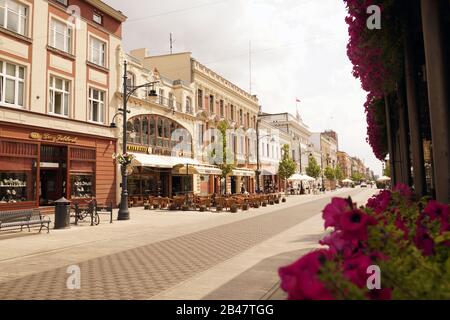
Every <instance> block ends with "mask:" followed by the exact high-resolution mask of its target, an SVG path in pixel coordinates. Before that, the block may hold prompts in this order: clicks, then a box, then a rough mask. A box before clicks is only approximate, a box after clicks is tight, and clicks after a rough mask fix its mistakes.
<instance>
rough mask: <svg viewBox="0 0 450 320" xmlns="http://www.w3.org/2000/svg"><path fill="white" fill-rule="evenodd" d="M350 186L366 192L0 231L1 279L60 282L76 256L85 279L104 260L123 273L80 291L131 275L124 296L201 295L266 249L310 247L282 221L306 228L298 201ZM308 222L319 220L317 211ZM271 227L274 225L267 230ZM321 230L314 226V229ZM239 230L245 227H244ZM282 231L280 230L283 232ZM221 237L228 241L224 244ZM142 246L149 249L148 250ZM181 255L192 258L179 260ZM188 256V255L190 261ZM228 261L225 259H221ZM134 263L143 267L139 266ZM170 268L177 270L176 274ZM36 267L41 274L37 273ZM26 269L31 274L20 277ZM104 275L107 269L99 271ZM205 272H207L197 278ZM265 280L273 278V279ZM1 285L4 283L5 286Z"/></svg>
mask: <svg viewBox="0 0 450 320" xmlns="http://www.w3.org/2000/svg"><path fill="white" fill-rule="evenodd" d="M349 192H351V193H352V194H357V196H355V200H358V197H361V198H364V200H365V199H366V198H367V197H368V196H369V194H370V192H367V191H362V190H351V189H350V190H348V189H347V190H339V191H337V192H333V193H332V194H326V195H323V194H322V195H307V196H291V197H289V198H288V202H287V203H285V204H279V205H274V206H268V207H266V208H260V209H252V210H250V211H249V212H242V211H240V212H238V213H235V214H232V213H228V212H223V213H216V212H204V213H200V212H170V211H144V210H143V209H141V208H132V209H131V220H129V221H123V222H117V221H115V222H114V223H113V224H109V223H104V224H101V225H99V226H96V227H91V226H89V224H86V225H83V226H78V227H72V228H71V229H68V230H51V232H50V234H46V233H43V234H35V233H32V234H31V235H29V233H28V232H22V233H18V234H16V235H14V234H7V235H2V236H0V282H3V284H2V285H3V286H4V288H5V290H6V287H7V286H8V287H9V288H11V289H13V290H14V291H15V290H20V288H21V283H22V282H23V281H25V282H26V283H30V282H29V281H31V282H33V281H39V280H40V279H41V278H46V279H48V281H49V283H50V284H51V285H58V286H59V283H65V282H64V280H63V279H65V277H66V275H65V268H66V267H67V266H68V265H72V264H80V266H83V270H86V272H87V273H86V274H85V276H84V277H85V279H87V278H86V277H88V278H89V279H92V280H90V281H95V282H96V283H97V282H98V281H100V280H101V279H102V278H103V277H104V276H105V273H104V271H102V270H103V269H104V268H106V269H108V270H110V269H109V268H110V267H111V266H113V268H114V270H110V272H114V273H116V274H118V275H120V277H121V278H123V279H119V278H117V277H116V278H115V279H110V277H107V278H106V282H105V283H104V285H106V286H107V288H106V287H102V281H100V283H98V284H96V285H94V287H93V288H92V290H94V291H92V290H91V289H89V286H87V287H86V290H91V291H85V292H84V293H83V294H86V296H89V297H91V296H93V297H95V298H99V297H100V298H101V297H111V298H115V297H116V294H118V293H120V290H119V289H117V290H115V289H114V288H115V287H116V286H115V285H116V284H117V283H118V284H120V285H122V286H123V290H124V291H127V288H128V286H130V285H131V283H130V281H131V282H132V283H133V284H134V283H135V284H138V283H141V287H140V289H136V290H134V291H133V292H132V293H131V294H130V295H129V296H127V297H130V298H132V297H133V294H135V298H139V299H142V298H144V299H145V298H150V297H151V298H157V299H164V298H174V299H175V298H180V299H187V298H189V297H192V295H193V294H195V296H196V297H195V298H196V299H200V298H202V297H204V296H205V295H207V294H209V293H211V292H213V291H214V290H216V289H218V288H220V287H221V286H222V285H223V284H225V283H227V282H228V281H230V280H232V279H233V278H234V277H236V276H237V275H239V273H241V272H242V271H243V270H248V269H250V268H251V267H252V266H254V265H256V264H257V263H259V262H261V261H262V260H264V259H266V258H267V257H271V256H273V255H274V254H277V253H280V252H286V251H287V250H290V249H292V250H296V249H297V248H298V247H297V246H295V242H296V241H300V242H301V245H302V248H308V249H310V248H312V247H311V246H312V245H313V244H314V245H315V242H316V240H317V238H311V239H309V240H308V239H303V240H299V239H296V238H295V237H298V235H299V233H298V232H299V231H298V230H294V231H291V232H292V234H291V240H288V243H286V239H287V238H286V237H287V236H288V235H289V234H290V233H289V231H290V229H288V228H289V224H286V223H289V221H292V222H293V224H292V226H303V228H306V229H304V232H305V234H307V232H310V233H311V230H312V229H311V228H310V227H308V224H307V223H300V224H298V222H295V221H304V220H305V219H303V218H302V216H303V213H298V212H297V213H296V210H295V207H298V206H300V205H302V204H303V205H302V206H301V208H304V210H306V211H307V212H305V215H304V216H305V217H308V216H310V217H311V216H313V215H315V214H317V213H319V212H320V210H321V209H322V208H323V205H324V204H326V203H327V202H328V201H329V197H330V196H339V195H341V196H344V195H347V194H348V193H349ZM372 192H373V191H372ZM308 208H309V209H308ZM275 212H276V213H277V214H276V215H275V216H277V215H278V216H280V217H286V218H287V220H284V221H283V220H281V221H277V220H276V219H275V220H274V217H273V216H272V215H271V213H275ZM286 214H288V215H286ZM266 215H267V216H266ZM286 218H283V219H286ZM299 219H300V220H299ZM272 221H273V222H272ZM310 223H312V224H313V225H317V226H320V227H321V224H322V223H321V221H320V216H318V217H316V220H315V221H314V220H312V222H310ZM283 225H284V226H283ZM286 227H287V228H286ZM273 228H275V229H274V230H273V231H271V229H273ZM307 229H310V230H307ZM276 230H279V231H276ZM286 230H287V231H286ZM321 231H322V230H321V229H317V231H316V233H317V234H319V233H320V232H321ZM243 232H244V233H243ZM245 232H247V233H248V232H251V233H248V234H245ZM280 232H281V233H280ZM286 232H287V235H284V234H285V233H286ZM271 234H273V235H275V237H273V238H274V239H277V238H279V239H281V241H278V243H277V242H276V241H272V242H270V241H271V238H272V236H271ZM230 237H231V238H230ZM283 239H284V240H283ZM305 240H307V241H305ZM289 241H291V242H292V243H289ZM308 243H309V244H308ZM227 245H228V246H229V248H227V247H226V246H227ZM305 245H307V246H306V247H305ZM183 248H184V249H183ZM240 248H242V249H240ZM161 250H163V251H161ZM165 250H166V251H165ZM167 250H174V252H173V253H170V252H168V251H167ZM202 250H206V251H202ZM189 252H190V253H189ZM207 252H209V253H207ZM143 254H144V255H143ZM146 254H150V255H149V256H148V257H147V256H146ZM186 254H188V256H186V258H184V259H183V258H182V256H184V255H186ZM205 254H206V255H205ZM155 259H156V260H155ZM173 259H175V260H173ZM198 259H199V260H198ZM166 260H167V261H166ZM172 260H173V261H172ZM188 260H189V261H191V262H186V261H188ZM105 263H106V264H105ZM111 263H112V264H111ZM186 263H188V264H186ZM189 263H193V265H192V267H191V268H190V267H189ZM227 263H231V264H230V265H227ZM128 264H129V265H128ZM165 265H167V267H169V269H170V270H172V267H175V269H174V270H172V271H170V270H168V269H164V268H163V269H161V267H163V266H165ZM18 266H20V267H18ZM58 268H59V269H58ZM86 268H87V269H86ZM92 268H94V269H92ZM152 268H154V269H152ZM106 269H104V270H106ZM140 269H142V270H141V271H140V272H138V270H140ZM156 269H158V270H159V269H161V270H160V271H159V273H157V274H155V277H156V278H151V279H149V278H148V276H149V273H148V272H150V273H151V272H152V271H151V270H156ZM89 270H91V271H89ZM177 270H180V272H181V273H179V274H178V273H177V272H178V271H177ZM183 270H184V271H183ZM124 271H125V272H126V273H124ZM169 271H170V272H169ZM43 272H44V274H43ZM171 272H176V273H175V274H174V273H171ZM183 272H184V273H183ZM208 272H211V273H210V274H212V276H211V277H210V279H208V276H207V274H208ZM38 273H40V274H42V275H41V276H38V275H37V274H38ZM127 273H128V275H127ZM177 274H178V275H179V276H177V277H178V278H177V277H175V278H177V279H179V280H177V279H170V278H167V276H169V277H170V275H172V277H173V276H174V275H177ZM183 274H185V275H183ZM31 275H36V276H33V277H31V278H30V277H28V278H26V279H25V278H24V277H26V276H31ZM108 275H111V274H110V273H108V274H106V276H108ZM205 275H206V278H202V276H205ZM151 277H153V276H151ZM18 278H22V279H20V280H18V282H17V283H16V284H15V282H9V283H8V282H7V281H8V280H14V279H18ZM56 278H58V279H56ZM97 279H98V281H97ZM127 279H128V280H127ZM143 279H145V281H147V282H148V283H147V284H146V288H143V287H142V285H143V283H142V281H143ZM210 280H213V281H210ZM202 281H203V282H207V284H208V285H207V286H206V287H205V286H204V283H203V287H202ZM7 284H8V285H7ZM97 285H98V286H100V287H102V288H103V289H102V290H100V291H98V290H97V289H95V288H97ZM155 285H156V286H157V287H155ZM271 285H272V286H273V283H271ZM26 287H27V288H28V287H29V286H26ZM186 287H187V289H186ZM50 288H53V287H50ZM50 288H49V289H50ZM158 288H159V289H158ZM195 288H197V289H195ZM11 289H10V290H11ZM193 289H195V290H193ZM58 290H60V288H59V289H58ZM139 290H140V291H139ZM183 291H184V292H185V291H190V293H189V294H190V295H189V294H188V295H187V294H184V293H183ZM7 292H8V291H5V294H6V293H7ZM18 292H20V291H18ZM61 292H63V293H62V294H63V295H66V294H67V292H66V291H61ZM97 292H98V293H97ZM138 292H139V294H138ZM24 294H25V293H22V294H19V293H17V295H13V296H14V297H15V296H20V297H22V296H24ZM29 294H30V297H34V296H37V297H39V296H41V295H42V294H43V293H42V292H31V293H29ZM102 294H103V295H102ZM105 294H108V296H105ZM5 296H9V295H5ZM55 296H56V297H58V293H57V292H55V291H53V293H51V292H48V297H49V298H50V299H52V298H54V297H55ZM82 296H83V295H82ZM119 296H120V295H119ZM68 298H70V297H69V296H68Z"/></svg>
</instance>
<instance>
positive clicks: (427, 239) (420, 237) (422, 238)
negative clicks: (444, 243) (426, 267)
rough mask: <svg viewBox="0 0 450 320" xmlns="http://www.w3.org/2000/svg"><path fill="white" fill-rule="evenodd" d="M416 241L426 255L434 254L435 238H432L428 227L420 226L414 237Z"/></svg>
mask: <svg viewBox="0 0 450 320" xmlns="http://www.w3.org/2000/svg"><path fill="white" fill-rule="evenodd" d="M414 243H415V245H416V246H417V248H419V249H420V250H421V251H422V254H423V255H424V256H427V257H428V256H431V255H433V254H434V246H435V244H434V240H433V239H432V238H431V236H430V235H429V233H428V232H427V230H426V228H425V227H423V226H419V227H418V228H417V232H416V235H415V237H414Z"/></svg>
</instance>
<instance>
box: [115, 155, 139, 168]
mask: <svg viewBox="0 0 450 320" xmlns="http://www.w3.org/2000/svg"><path fill="white" fill-rule="evenodd" d="M112 158H113V159H114V160H116V161H117V163H118V164H120V165H122V166H129V165H131V162H132V161H133V159H134V158H135V156H134V155H133V154H131V153H124V154H120V153H114V154H113V156H112Z"/></svg>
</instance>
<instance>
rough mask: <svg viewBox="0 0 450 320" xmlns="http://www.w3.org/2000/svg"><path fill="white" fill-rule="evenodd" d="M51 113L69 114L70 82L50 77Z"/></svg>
mask: <svg viewBox="0 0 450 320" xmlns="http://www.w3.org/2000/svg"><path fill="white" fill-rule="evenodd" d="M49 88H50V94H49V113H53V114H58V115H61V116H66V117H68V116H69V101H70V82H69V81H67V80H64V79H60V78H56V77H53V76H51V77H50V85H49Z"/></svg>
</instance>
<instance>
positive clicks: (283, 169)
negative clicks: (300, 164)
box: [278, 144, 297, 185]
mask: <svg viewBox="0 0 450 320" xmlns="http://www.w3.org/2000/svg"><path fill="white" fill-rule="evenodd" d="M296 170H297V163H296V162H295V161H294V160H292V158H291V157H290V156H289V145H287V144H285V145H284V146H283V158H282V159H281V161H280V165H279V166H278V175H279V176H280V178H281V179H283V180H284V181H285V185H286V179H289V178H290V177H292V176H293V175H294V173H295V171H296Z"/></svg>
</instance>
